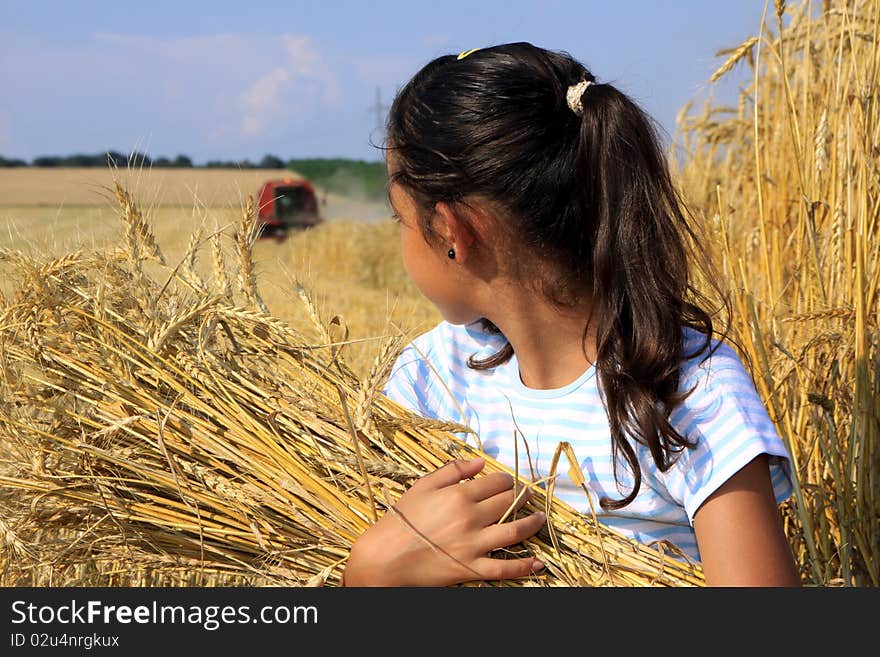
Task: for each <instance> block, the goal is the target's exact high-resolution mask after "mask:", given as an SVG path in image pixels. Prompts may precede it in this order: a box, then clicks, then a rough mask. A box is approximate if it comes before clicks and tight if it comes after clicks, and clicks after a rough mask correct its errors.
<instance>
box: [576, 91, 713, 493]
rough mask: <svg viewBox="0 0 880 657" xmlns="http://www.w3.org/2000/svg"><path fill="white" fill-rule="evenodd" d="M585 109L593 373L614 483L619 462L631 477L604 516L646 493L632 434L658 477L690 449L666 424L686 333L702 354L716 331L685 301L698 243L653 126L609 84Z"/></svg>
mask: <svg viewBox="0 0 880 657" xmlns="http://www.w3.org/2000/svg"><path fill="white" fill-rule="evenodd" d="M582 104H583V108H584V109H583V115H582V118H581V126H580V135H579V144H578V156H577V160H578V164H577V187H578V190H579V191H580V193H579V202H580V204H581V210H582V216H584V217H591V218H593V221H594V225H593V226H592V227H591V235H592V242H591V243H592V258H591V269H590V277H591V279H592V291H593V298H594V300H595V303H596V306H595V308H594V317H595V319H596V336H597V340H596V342H597V344H596V346H597V363H596V369H597V372H598V376H599V380H600V383H601V386H600V390H601V391H602V392H603V395H604V402H605V406H606V410H607V413H608V416H609V420H610V427H611V439H612V455H613V457H614V458H613V461H614V463H615V477H616V478H618V479H619V477H618V470H617V468H618V464H619V459H618V456H620V455H622V456H623V458H624V459H625V461H626V463H627V464H628V466H629V468H630V469H631V470H632V473H633V478H634V486H633V488H632V490H631V491H629V492H628V493H627V494H626V495H625V496H624V497H623V499H620V500H609V499H607V498H605V499H603V500H602V506H603V508H608V509H619V508H621V507H623V506H625V505H627V504H629V503H630V502H631V501H632V500H633V499H634V498H635V496H636V494H637V493H638V491H639V488H640V486H641V470H640V468H639V464H638V458H637V456H636V452H635V450H634V448H633V445H632V444H631V443H630V442H629V441H628V440H627V436H628V435H629V436H631V437H632V438H634V439H635V440H637V441H639V442H641V443H642V444H644V445H645V446H647V447H648V449H649V450H650V453H651V456H652V458H653V460H654V463H655V464H656V465H657V467H658V468H659V469H660V470H661V471H665V470H667V469H668V468H669V467H670V465H671V464H672V463H673V461H674V460H675V455H676V454H677V453H678V452H679V451H681V450H682V449H684V448H685V447H690V446H693V443H691V442H689V441H688V439H687V437H685V436H682V435H680V434H679V433H678V431H676V429H675V428H674V427H673V426H672V425H671V424H670V422H669V415H670V412H671V411H672V409H673V408H674V407H675V406H677V405H678V404H679V403H680V402H681V401H682V400H683V399H684V398H685V397H686V396H687V393H683V392H680V391H679V383H680V381H679V376H680V375H679V371H680V367H681V362H682V357H683V353H682V352H683V349H684V337H683V333H682V327H683V326H689V327H691V328H694V329H696V330H697V331H699V332H700V333H702V334H703V335H704V336H705V342H704V343H703V346H702V347H701V348H700V349H699V350H698V352H697V353H700V352H702V351H704V350H705V349H706V348H707V347H708V346H709V344H710V342H709V341H710V337H711V335H712V332H713V326H712V319H711V317H710V315H709V314H708V313H707V312H706V311H705V310H703V308H701V307H700V306H698V305H695V304H694V303H693V302H691V301H689V300H688V299H689V298H691V299H694V298H696V299H702V296H701V295H700V294H699V292H697V290H695V289H694V288H693V287H692V284H691V282H690V281H691V272H690V271H689V269H690V267H689V263H690V260H691V258H692V257H693V256H694V255H695V254H693V253H691V252H690V249H689V248H688V244H689V243H696V237H695V235H694V232H693V229H692V228H691V226H690V225H689V223H688V220H687V218H686V216H685V214H684V212H683V210H682V208H683V207H684V204H683V203H682V202H681V199H680V197H679V195H678V192H677V191H676V189H675V187H674V185H673V183H672V180H671V177H670V174H669V171H668V168H667V165H666V163H665V160H664V157H663V155H662V153H661V151H660V147H659V141H658V138H657V133H656V130H655V128H654V126H653V124H652V123H651V121H650V119H649V118H648V117H647V116H646V115H645V113H644V112H643V111H642V110H641V109H639V107H637V106H636V105H635V104H634V103H633V102H632V101H631V100H630V99H629V98H628V97H627V96H626V95H625V94H623V93H621V92H620V91H618V90H617V89H616V88H614V87H613V86H611V85H608V84H593V85H591V86H590V87H589V88H587V89H586V91H585V93H584V96H583V98H582Z"/></svg>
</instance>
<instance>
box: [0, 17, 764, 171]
mask: <svg viewBox="0 0 880 657" xmlns="http://www.w3.org/2000/svg"><path fill="white" fill-rule="evenodd" d="M763 9H764V0H655V1H649V0H541V1H537V2H502V1H500V0H473V1H472V2H462V1H458V0H444V1H443V2H419V1H418V0H409V1H400V0H388V1H385V2H383V1H376V2H355V1H353V0H343V1H340V0H324V1H323V2H311V1H306V0H286V1H283V2H282V1H280V0H279V1H277V2H269V1H262V0H250V1H242V0H234V1H227V0H214V1H213V2H195V1H186V0H177V1H168V0H149V1H143V0H139V1H137V2H134V1H130V0H113V1H106V0H78V1H76V2H67V1H64V2H62V1H55V2H50V1H48V0H46V1H43V2H35V1H33V0H0V155H2V156H5V157H18V158H24V159H27V160H30V159H32V158H34V157H36V156H39V155H67V154H71V153H75V152H83V153H99V152H102V151H106V150H111V149H112V150H118V151H122V152H128V151H131V150H134V149H136V150H139V151H141V152H147V153H148V154H150V155H151V156H153V157H158V156H161V155H165V156H170V157H173V156H175V155H177V154H178V153H183V154H186V155H189V156H190V157H192V158H193V159H194V160H195V161H196V162H197V163H202V162H204V161H206V160H209V159H241V158H250V159H252V160H258V159H259V158H261V157H262V156H263V155H265V154H267V153H273V154H277V155H279V156H280V157H282V158H285V159H286V158H288V157H353V158H363V159H369V160H375V159H379V158H380V152H379V151H378V150H377V149H376V148H375V147H373V146H371V141H372V142H373V143H377V142H379V141H381V137H382V135H381V131H379V130H378V128H377V125H378V123H377V115H376V112H375V105H376V101H377V93H378V95H379V97H380V99H381V101H382V103H383V104H385V105H387V103H388V102H389V101H390V100H391V98H392V97H393V94H394V93H395V91H396V90H397V89H398V88H399V87H400V86H401V85H402V84H404V83H405V82H406V80H407V79H408V78H409V77H410V76H411V75H412V74H413V73H415V71H416V70H418V68H419V67H420V66H422V65H423V64H424V63H426V62H427V61H429V60H430V59H432V58H433V57H436V56H438V55H441V54H446V53H458V52H460V51H462V50H466V49H470V48H476V47H480V46H487V45H492V44H496V43H503V42H509V41H530V42H532V43H534V44H536V45H540V46H543V47H546V48H550V49H553V50H565V51H568V52H570V53H571V54H572V55H574V56H575V57H576V58H578V59H579V60H581V61H582V62H583V63H584V64H586V65H587V66H588V67H589V68H590V69H591V70H592V71H593V72H594V74H595V75H596V77H597V78H598V79H599V80H600V81H602V82H612V83H614V84H615V85H617V86H619V87H620V88H621V89H622V90H623V91H625V92H626V93H629V94H630V95H631V96H632V97H633V98H634V99H635V100H636V101H637V102H639V103H640V104H641V106H642V107H644V108H645V109H646V110H647V111H648V113H649V114H651V115H652V116H653V117H654V118H655V119H656V120H657V121H658V122H659V123H660V125H661V126H662V128H663V129H665V130H666V131H668V132H669V133H671V132H672V131H673V128H674V119H675V115H676V113H677V112H678V110H679V109H680V108H681V107H682V106H683V105H684V104H685V103H686V102H687V101H688V100H690V99H693V98H704V97H705V94H706V93H708V91H707V89H706V85H707V81H708V78H709V76H710V75H711V74H712V72H713V71H714V70H715V69H716V68H717V67H718V66H719V65H720V63H721V61H723V58H719V57H716V56H715V52H716V51H717V50H719V49H721V48H727V47H733V46H736V45H738V44H739V43H741V42H742V41H743V40H745V39H746V38H747V37H749V36H752V35H754V34H757V33H758V29H759V25H760V20H761V13H762V11H763ZM771 11H772V6H771ZM744 74H745V71H744V70H743V71H735V72H734V75H733V76H732V77H731V78H730V79H728V80H726V81H724V84H723V85H722V86H721V87H720V88H717V89H716V90H715V91H714V92H713V93H714V94H715V96H716V97H719V98H728V97H733V96H732V95H733V94H735V93H736V89H737V85H738V84H739V83H740V82H741V81H742V79H743V76H744Z"/></svg>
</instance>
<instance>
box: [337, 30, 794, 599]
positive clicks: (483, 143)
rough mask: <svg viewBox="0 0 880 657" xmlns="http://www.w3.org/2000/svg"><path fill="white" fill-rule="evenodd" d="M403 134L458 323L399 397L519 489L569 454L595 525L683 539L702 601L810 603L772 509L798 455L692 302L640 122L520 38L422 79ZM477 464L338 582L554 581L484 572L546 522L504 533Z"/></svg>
mask: <svg viewBox="0 0 880 657" xmlns="http://www.w3.org/2000/svg"><path fill="white" fill-rule="evenodd" d="M387 128H388V135H387V139H388V141H387V147H386V160H387V164H388V172H389V199H390V202H391V205H392V207H393V209H394V211H395V215H396V217H397V219H398V220H399V222H400V224H401V240H402V248H403V257H404V262H405V265H406V268H407V271H408V273H409V275H410V277H411V278H412V279H413V281H414V283H415V284H416V285H417V286H418V288H419V289H420V290H421V292H422V293H423V294H424V295H425V296H426V297H427V298H428V299H430V300H431V301H432V302H433V303H434V304H435V305H436V306H437V308H438V309H439V311H440V312H441V314H442V316H443V319H444V321H442V322H441V323H440V324H439V325H438V326H437V327H436V328H434V329H433V330H431V331H429V332H427V333H426V334H424V335H422V336H420V337H418V338H417V339H416V340H415V341H414V342H413V343H412V344H411V345H409V346H408V347H407V348H406V349H405V350H404V351H403V352H402V353H401V355H400V357H399V358H398V360H397V362H396V364H395V367H394V369H393V371H392V374H391V376H390V378H389V381H388V383H387V386H386V389H385V393H386V394H387V395H388V396H389V397H391V398H392V399H394V400H396V401H397V402H399V403H401V404H403V405H405V406H407V407H409V408H411V409H412V410H414V411H416V412H417V413H419V414H421V415H423V416H426V417H431V418H438V419H444V420H452V421H457V422H461V423H463V424H466V425H469V426H470V427H471V428H472V429H474V431H475V432H476V433H477V435H478V436H479V437H480V439H481V443H482V447H483V450H484V451H485V452H486V453H487V454H489V455H491V456H493V457H494V458H496V459H498V460H499V461H501V462H503V463H505V464H506V465H508V466H509V467H511V468H512V469H513V468H515V467H516V466H517V464H516V463H515V458H514V454H515V452H516V453H518V455H519V459H518V461H519V463H518V466H519V471H520V473H521V474H522V476H523V477H528V478H532V479H535V478H542V477H546V476H547V475H548V470H549V467H550V460H551V458H552V455H553V452H554V450H555V448H556V445H557V444H558V442H559V441H560V440H566V441H569V442H570V443H571V445H572V446H573V448H574V451H575V453H576V455H577V457H578V459H579V460H580V465H581V468H582V471H583V475H584V477H585V478H586V480H587V482H588V484H587V486H588V488H589V491H590V495H591V496H593V499H592V502H593V506H594V507H595V509H596V511H597V512H598V514H599V519H600V521H602V522H604V523H606V524H607V525H609V526H611V527H613V528H614V529H616V530H618V531H620V532H623V533H625V534H627V535H629V536H631V537H633V538H634V539H636V540H638V541H640V542H643V543H650V542H652V541H660V540H664V541H669V542H671V543H673V544H675V545H676V546H678V548H680V550H682V551H683V552H684V553H685V554H686V555H688V556H689V557H691V558H693V559H695V560H700V561H701V562H702V566H703V570H704V574H705V577H706V583H707V584H708V585H731V586H732V585H783V586H794V585H797V584H798V582H799V578H798V574H797V570H796V567H795V564H794V561H793V559H792V555H791V552H790V548H789V545H788V543H787V540H786V537H785V534H784V532H783V528H782V524H781V520H780V516H779V513H778V509H777V504H778V503H779V502H782V501H783V500H785V499H786V498H787V497H788V496H789V495H790V493H791V490H792V485H791V481H790V472H789V467H790V466H789V460H788V455H787V453H786V450H785V448H784V446H783V444H782V442H781V441H780V439H779V436H778V434H777V432H776V430H775V428H774V425H773V423H772V422H771V421H770V418H769V417H768V415H767V412H766V410H765V408H764V407H763V405H762V403H761V401H760V399H759V397H758V395H757V393H756V391H755V388H754V385H753V382H752V380H751V379H750V377H749V375H748V373H747V371H746V370H745V368H744V367H743V364H742V363H741V361H740V360H739V358H738V357H737V355H736V353H735V352H734V350H733V349H732V348H731V347H730V346H729V345H728V344H727V343H726V342H725V341H724V336H723V335H722V334H718V332H717V330H716V327H714V326H713V322H712V319H711V317H710V313H709V311H708V310H707V309H706V308H707V307H708V303H707V302H706V300H705V299H704V298H703V297H702V296H700V295H699V293H698V292H697V291H696V290H695V289H694V287H693V285H692V281H693V273H692V271H693V269H694V267H695V266H697V265H696V263H697V262H699V261H698V260H696V258H697V256H698V255H699V254H698V252H697V251H696V250H694V249H691V248H689V245H690V244H695V243H696V238H695V235H694V233H693V232H692V230H691V228H690V227H689V225H688V221H687V218H686V214H685V210H684V207H683V204H682V203H681V202H680V199H679V196H678V195H677V193H676V191H675V189H674V185H673V183H672V181H671V178H670V174H669V172H668V168H667V166H666V163H665V161H664V159H663V156H662V152H661V148H660V146H659V143H658V140H657V137H656V133H655V131H654V129H653V127H652V124H651V121H650V119H649V118H648V117H647V116H646V115H645V114H644V113H643V111H642V110H641V109H639V108H638V107H637V106H636V105H635V104H634V103H633V102H632V101H631V100H630V99H629V98H628V97H627V96H626V95H624V94H623V93H621V92H620V91H618V90H617V89H616V88H615V87H613V86H612V85H610V84H606V83H599V82H596V79H595V78H594V76H593V75H592V74H591V73H590V71H588V70H587V69H586V68H584V66H583V65H581V64H580V63H578V62H577V61H575V60H574V59H572V58H571V57H570V56H569V55H567V54H565V53H559V52H553V51H548V50H544V49H542V48H538V47H535V46H533V45H531V44H528V43H513V44H506V45H500V46H495V47H492V48H485V49H478V50H474V51H468V52H464V53H462V54H460V55H459V56H457V57H456V56H443V57H439V58H437V59H435V60H434V61H432V62H430V63H428V64H427V65H426V66H425V67H424V68H422V70H421V71H419V72H418V73H417V74H416V75H415V77H413V79H412V80H410V82H409V83H408V84H407V85H406V86H405V87H403V89H401V91H400V92H399V93H398V95H397V97H396V99H395V100H394V103H393V105H392V107H391V110H390V114H389V117H388V123H387ZM716 334H718V335H721V337H720V338H718V339H716V338H713V335H716ZM514 440H518V441H520V442H519V444H518V445H516V446H515V445H514ZM483 465H484V461H483V460H481V459H474V460H472V461H455V462H453V463H451V464H448V465H447V466H445V467H443V468H440V469H439V470H437V471H436V472H433V473H430V474H428V475H426V476H424V477H422V478H421V479H420V480H418V481H417V483H416V484H415V485H413V486H412V487H411V488H410V489H409V490H408V491H407V492H406V493H405V494H404V495H403V496H402V497H401V498H400V500H399V502H398V504H397V505H396V506H395V509H396V511H397V512H396V513H387V514H385V516H384V517H383V518H381V519H380V520H379V521H378V522H377V523H376V524H375V525H374V526H372V527H371V528H370V529H369V530H368V531H367V532H365V533H364V534H363V536H361V537H360V538H359V539H358V540H357V541H356V542H355V544H354V546H353V548H352V550H351V553H350V556H349V559H348V562H347V565H346V569H345V573H344V583H345V585H347V586H363V585H377V586H446V585H451V584H456V583H461V582H466V581H472V580H480V579H491V580H497V579H506V578H517V577H524V576H528V575H530V574H532V573H534V572H537V571H538V570H540V569H541V568H542V567H543V564H540V563H539V562H537V560H535V559H529V558H526V559H498V558H492V557H491V556H490V554H491V552H492V551H493V550H496V549H499V548H504V547H507V546H510V545H513V544H516V543H518V542H520V541H522V540H524V539H526V538H528V537H529V536H532V535H533V534H535V533H536V532H537V531H538V530H539V529H540V528H541V526H542V525H543V523H544V522H545V518H544V516H543V514H540V513H535V514H531V515H528V516H526V517H520V518H519V519H517V520H514V521H509V522H504V523H498V522H497V521H498V520H499V519H500V518H501V517H502V515H503V514H504V513H505V511H507V509H508V507H509V506H510V505H511V504H512V502H513V499H514V498H513V480H512V478H511V477H510V476H509V475H507V474H504V473H495V474H491V475H487V476H482V475H480V476H478V475H479V473H480V470H481V469H482V467H483ZM565 469H566V468H560V471H562V470H565ZM557 477H558V478H557V482H556V491H557V495H558V496H559V497H560V498H561V499H563V500H564V501H565V502H567V503H569V504H570V505H572V506H574V507H575V508H577V509H579V510H581V511H583V512H585V513H589V512H590V501H591V500H588V499H587V498H586V495H585V494H584V491H583V489H582V488H580V487H576V486H575V485H574V484H573V483H572V481H571V480H570V479H569V478H568V476H567V475H566V474H561V473H558V474H557Z"/></svg>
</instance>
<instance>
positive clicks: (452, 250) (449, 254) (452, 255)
mask: <svg viewBox="0 0 880 657" xmlns="http://www.w3.org/2000/svg"><path fill="white" fill-rule="evenodd" d="M446 255H447V256H449V259H450V260H455V249H449V251H448V252H447V253H446Z"/></svg>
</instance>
